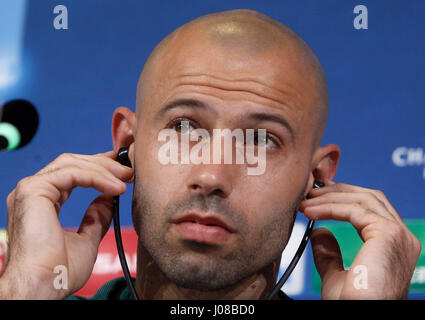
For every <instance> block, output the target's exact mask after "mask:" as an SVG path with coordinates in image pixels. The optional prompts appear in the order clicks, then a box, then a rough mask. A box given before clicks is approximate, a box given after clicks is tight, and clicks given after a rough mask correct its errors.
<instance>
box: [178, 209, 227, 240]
mask: <svg viewBox="0 0 425 320" xmlns="http://www.w3.org/2000/svg"><path fill="white" fill-rule="evenodd" d="M173 227H174V228H175V229H176V231H177V233H178V234H179V235H180V236H181V237H182V238H183V239H186V240H192V241H197V242H203V243H210V244H219V243H223V242H225V241H227V240H229V239H230V237H231V236H232V234H233V233H235V231H234V230H233V229H232V228H231V227H229V226H228V225H227V224H226V223H224V222H223V220H221V219H220V218H218V217H216V216H206V217H201V216H200V215H197V214H194V213H191V214H188V215H185V216H183V217H181V218H177V219H176V220H174V221H173Z"/></svg>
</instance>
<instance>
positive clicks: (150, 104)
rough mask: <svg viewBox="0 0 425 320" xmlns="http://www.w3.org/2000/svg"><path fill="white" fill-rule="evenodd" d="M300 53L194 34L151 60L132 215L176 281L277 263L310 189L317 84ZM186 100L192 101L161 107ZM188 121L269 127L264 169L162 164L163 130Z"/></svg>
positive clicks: (209, 126)
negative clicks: (258, 49) (260, 171)
mask: <svg viewBox="0 0 425 320" xmlns="http://www.w3.org/2000/svg"><path fill="white" fill-rule="evenodd" d="M298 60H299V58H298V55H297V52H296V50H295V51H294V50H287V51H286V52H282V50H280V49H279V50H273V49H271V50H268V51H266V52H261V53H252V52H249V53H248V52H246V49H244V48H238V47H232V48H229V47H226V46H220V45H217V44H215V43H214V42H211V41H207V40H202V38H201V37H199V35H197V34H196V33H188V34H187V35H186V37H185V38H184V40H181V41H179V42H178V43H177V42H171V43H170V44H169V46H168V48H167V50H165V51H164V52H163V53H162V55H161V57H160V59H159V61H161V62H160V63H156V64H154V66H153V67H152V70H151V71H150V80H149V81H148V83H147V84H146V86H145V89H144V96H143V107H142V110H141V113H140V115H139V118H138V121H139V124H138V130H137V135H136V140H135V149H134V150H135V160H134V162H135V163H134V165H135V166H134V167H135V187H134V195H133V221H134V225H135V228H136V231H137V233H138V235H139V237H140V238H139V239H140V244H141V245H143V246H144V248H145V249H146V250H147V251H148V252H149V254H150V255H151V256H152V258H153V260H154V261H155V263H156V264H157V265H158V267H159V268H160V270H161V271H162V272H163V273H164V274H165V276H166V277H167V278H169V279H170V280H171V281H173V282H174V283H176V284H177V285H180V286H182V287H186V288H192V289H198V290H216V289H221V288H225V287H227V286H230V285H233V284H235V283H237V282H238V281H240V280H242V279H244V278H246V277H248V276H249V275H251V274H253V273H255V272H256V271H259V270H261V269H262V268H264V267H266V266H268V265H270V264H271V263H273V262H275V261H279V259H280V255H281V252H282V250H283V249H284V247H285V245H286V243H287V240H288V238H289V235H290V232H291V229H292V225H293V220H294V218H295V213H296V212H297V208H298V205H299V203H300V202H301V201H302V199H303V198H304V196H305V194H306V192H307V191H306V190H307V189H308V188H309V187H310V186H309V185H307V181H308V178H309V173H311V168H310V164H311V153H312V135H313V133H312V132H313V129H312V125H311V120H310V119H309V118H310V117H309V112H311V111H309V110H310V109H309V108H311V105H312V102H311V97H312V96H313V95H312V94H311V91H312V90H313V88H312V84H311V79H309V77H308V76H307V73H306V70H304V69H303V65H302V63H300V61H298ZM184 99H186V100H191V101H192V103H189V102H186V104H182V105H180V104H179V105H175V106H174V107H173V108H171V109H168V110H167V111H165V112H164V109H163V108H164V107H165V106H166V105H168V104H169V103H172V102H175V101H177V100H184ZM193 101H195V102H193ZM201 104H202V105H203V106H201V107H200V105H201ZM279 119H284V120H283V121H281V120H279ZM182 120H186V121H189V123H190V125H191V126H193V128H194V129H198V128H203V129H206V130H208V131H209V132H210V133H212V130H213V129H225V128H227V129H230V130H231V131H232V130H234V129H237V128H240V129H243V130H244V131H245V129H266V130H267V134H268V136H267V145H266V159H267V160H266V161H267V163H266V169H265V171H264V173H263V174H261V175H249V174H248V171H247V166H249V164H247V163H245V164H235V163H233V164H223V163H221V164H168V165H163V164H161V163H160V162H159V160H158V151H159V149H160V147H161V146H162V145H163V144H164V142H163V141H158V135H159V133H160V131H161V130H163V129H173V130H176V131H177V133H178V134H180V131H179V128H180V124H181V121H182ZM284 122H286V124H287V125H284V124H283V123H284ZM220 223H224V224H225V225H226V227H225V228H222V227H223V226H221V227H218V226H217V224H220Z"/></svg>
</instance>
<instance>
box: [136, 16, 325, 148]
mask: <svg viewBox="0 0 425 320" xmlns="http://www.w3.org/2000/svg"><path fill="white" fill-rule="evenodd" d="M191 42H192V43H195V42H196V43H197V44H199V43H205V44H206V43H208V45H209V47H210V46H212V47H213V48H214V47H215V48H216V51H219V50H221V51H224V52H235V51H237V52H239V53H241V54H242V55H243V56H250V57H252V58H254V59H263V60H268V61H269V64H270V65H271V66H273V64H275V68H279V67H280V64H279V60H280V61H282V62H286V63H285V64H283V65H281V66H282V67H281V70H279V71H280V72H281V73H285V72H286V70H285V69H286V65H287V64H291V68H294V69H295V72H296V73H298V74H299V75H300V77H301V79H298V81H299V80H301V81H300V85H305V83H308V86H309V87H310V89H311V90H308V91H307V92H308V94H309V95H310V97H309V98H310V99H309V100H310V101H308V105H305V104H304V105H303V107H304V109H305V112H306V113H308V115H309V117H310V120H313V121H308V123H306V125H312V126H313V128H314V131H313V132H314V137H313V139H312V147H313V149H314V148H315V147H317V146H318V145H319V143H320V140H321V138H322V135H323V133H324V130H325V127H326V122H327V117H328V109H329V99H328V88H327V81H326V77H325V73H324V71H323V68H322V66H321V64H320V62H319V60H318V59H317V57H316V56H315V54H314V53H313V51H312V50H311V49H310V47H309V46H308V45H307V44H306V43H305V42H304V41H303V40H302V39H301V38H300V37H299V36H298V35H297V34H296V33H295V32H294V31H292V30H291V29H289V28H288V27H286V26H285V25H283V24H282V23H280V22H279V21H277V20H274V19H272V18H270V17H268V16H266V15H264V14H262V13H259V12H256V11H253V10H246V9H239V10H230V11H223V12H216V13H212V14H208V15H204V16H201V17H199V18H196V19H194V20H192V21H189V22H188V23H186V24H184V25H182V26H181V27H179V28H178V29H176V30H174V31H173V32H172V33H170V34H169V35H168V36H167V37H165V38H164V39H163V40H162V41H161V42H160V43H159V44H158V45H157V46H156V47H155V48H154V50H153V51H152V53H151V54H150V55H149V57H148V59H147V61H146V63H145V65H144V68H143V70H142V73H141V76H140V78H139V82H138V86H137V101H136V114H137V117H139V114H140V111H141V109H142V107H143V105H144V104H146V102H147V101H148V97H147V96H149V95H151V94H153V92H151V91H150V90H152V89H153V88H154V87H156V85H149V84H150V82H151V81H155V80H156V79H157V77H156V75H155V72H162V70H161V66H162V67H164V66H165V65H167V59H168V58H169V57H170V56H175V55H177V54H178V51H181V50H182V49H184V48H187V47H188V46H189V45H190V43H191ZM214 51H215V50H214ZM214 51H213V52H211V51H208V50H206V51H205V53H204V54H205V56H206V57H208V55H211V54H214V53H215V52H214ZM186 58H187V59H191V57H190V56H186ZM302 82H304V83H302ZM296 85H297V84H296V83H295V81H294V86H296ZM148 88H149V89H150V90H147V89H148ZM303 89H304V88H302V89H300V90H303Z"/></svg>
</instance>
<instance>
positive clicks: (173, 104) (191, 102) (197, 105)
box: [155, 98, 295, 142]
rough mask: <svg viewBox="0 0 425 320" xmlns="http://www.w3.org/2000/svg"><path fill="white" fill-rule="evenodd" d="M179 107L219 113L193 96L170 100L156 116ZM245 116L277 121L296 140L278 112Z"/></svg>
mask: <svg viewBox="0 0 425 320" xmlns="http://www.w3.org/2000/svg"><path fill="white" fill-rule="evenodd" d="M178 107H190V108H194V109H204V110H205V109H206V110H208V111H211V112H213V113H214V114H216V113H217V112H216V111H215V110H214V109H213V108H211V107H210V106H209V105H208V104H206V103H204V102H202V101H200V100H197V99H191V98H182V99H176V100H172V101H170V102H168V103H167V104H166V105H165V106H164V107H162V108H161V109H160V110H159V111H158V113H157V114H156V116H155V118H156V119H159V118H160V117H162V116H163V115H164V114H165V113H167V112H169V111H170V110H172V109H175V108H178ZM245 117H246V118H248V119H249V120H251V121H257V122H260V121H271V122H275V123H277V124H278V125H280V126H282V127H283V128H285V129H286V130H287V131H288V132H289V134H290V137H291V140H292V142H294V139H295V135H294V130H293V129H292V127H291V125H290V124H289V122H288V121H287V120H286V119H285V118H284V117H282V116H280V115H277V114H270V113H264V112H253V113H249V114H248V115H247V116H245Z"/></svg>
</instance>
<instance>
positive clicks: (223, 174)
mask: <svg viewBox="0 0 425 320" xmlns="http://www.w3.org/2000/svg"><path fill="white" fill-rule="evenodd" d="M232 167H234V165H230V164H199V165H193V166H192V169H191V172H190V177H189V179H188V188H189V191H190V192H191V193H193V194H195V193H202V194H204V195H216V196H219V197H222V198H227V197H228V196H229V195H230V194H231V192H232V188H233V185H232V182H233V175H234V172H235V168H232ZM232 169H233V170H232Z"/></svg>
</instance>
